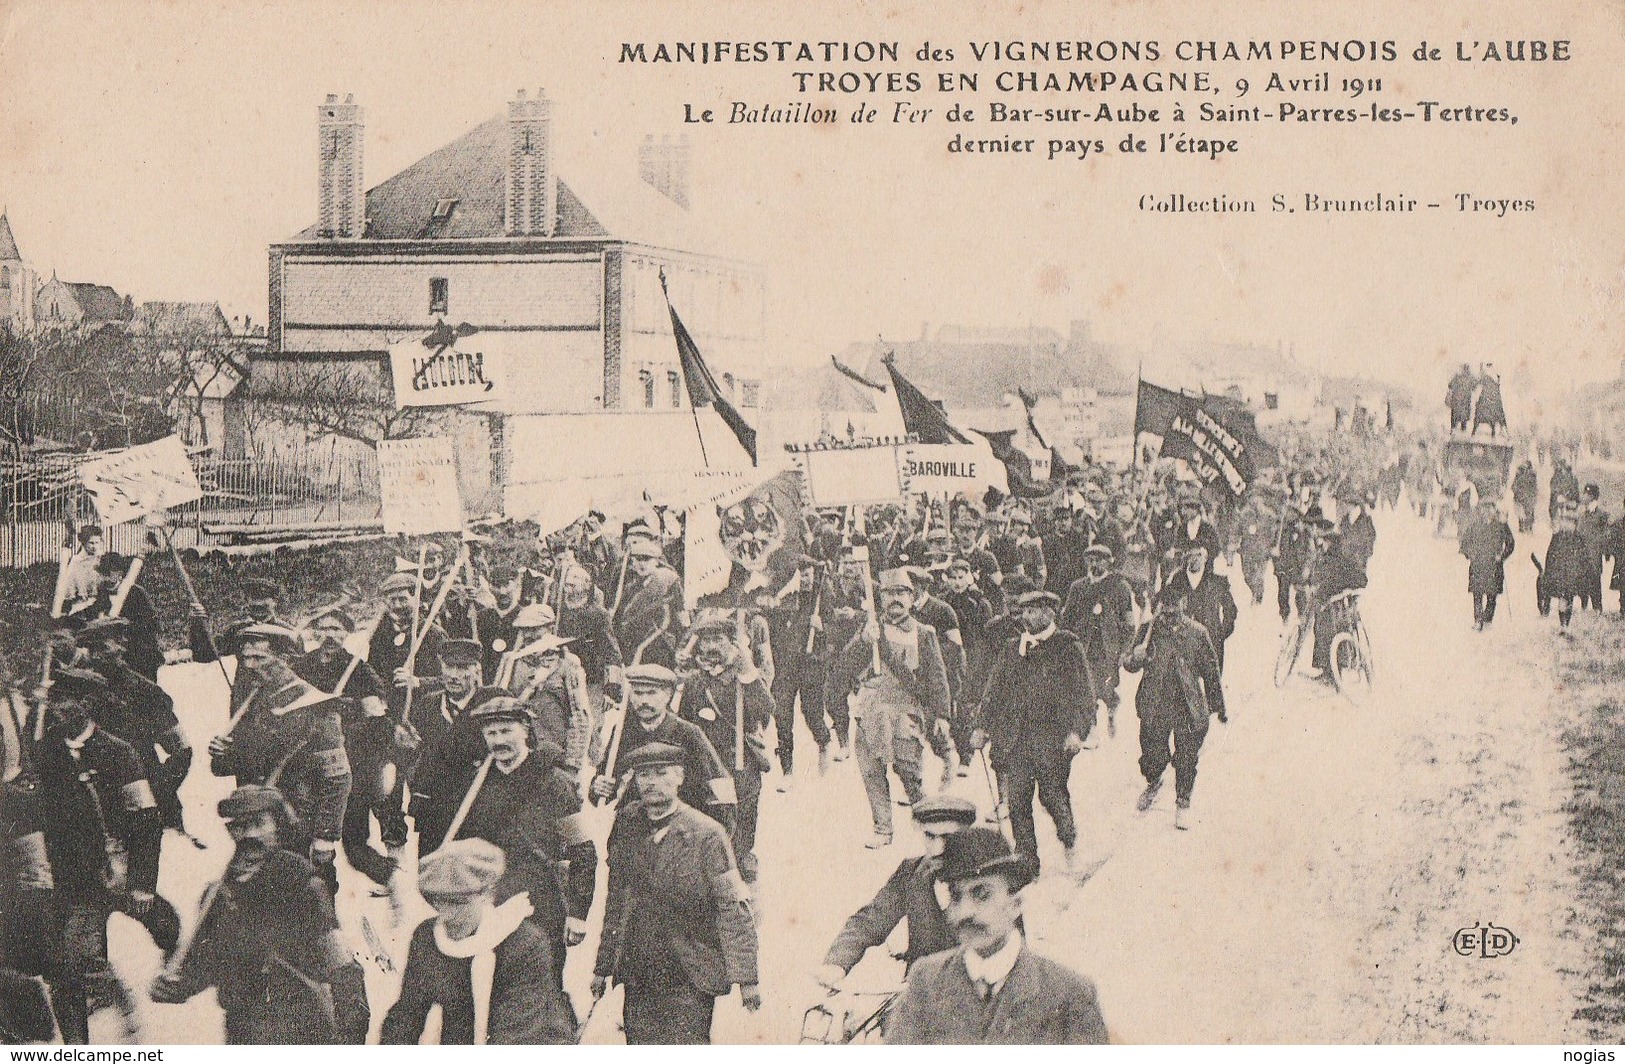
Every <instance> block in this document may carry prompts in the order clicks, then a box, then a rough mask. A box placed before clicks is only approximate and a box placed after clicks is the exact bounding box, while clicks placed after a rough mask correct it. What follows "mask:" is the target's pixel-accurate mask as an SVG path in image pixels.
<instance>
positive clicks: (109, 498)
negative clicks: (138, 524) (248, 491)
mask: <svg viewBox="0 0 1625 1064" xmlns="http://www.w3.org/2000/svg"><path fill="white" fill-rule="evenodd" d="M79 479H80V481H81V482H83V483H84V485H85V490H86V491H88V492H90V494H91V496H92V498H94V499H95V500H96V512H97V513H98V514H99V515H101V519H102V524H104V525H120V524H123V523H124V522H126V521H135V520H137V519H139V518H142V517H146V516H147V515H148V514H152V513H158V512H159V511H161V510H164V509H167V508H168V507H171V506H180V505H183V504H185V503H189V502H196V501H197V500H198V499H201V498H203V488H202V486H201V485H200V484H198V480H197V473H196V472H195V471H193V469H192V461H191V459H189V458H188V457H186V445H185V444H184V443H182V442H181V438H180V437H179V436H165V437H164V438H163V439H161V440H157V441H155V442H153V443H143V444H141V445H140V446H138V447H130V448H127V449H125V450H122V451H119V452H118V453H117V454H112V455H108V456H107V457H106V458H98V459H96V460H95V461H92V462H86V463H85V464H84V465H82V466H80V467H79Z"/></svg>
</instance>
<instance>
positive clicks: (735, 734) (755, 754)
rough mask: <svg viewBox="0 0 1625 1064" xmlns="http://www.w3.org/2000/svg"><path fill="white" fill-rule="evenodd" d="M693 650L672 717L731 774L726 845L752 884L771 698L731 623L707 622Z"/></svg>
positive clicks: (694, 635)
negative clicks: (732, 805) (732, 804)
mask: <svg viewBox="0 0 1625 1064" xmlns="http://www.w3.org/2000/svg"><path fill="white" fill-rule="evenodd" d="M689 639H690V640H692V642H693V645H694V652H693V655H692V658H691V662H690V664H691V667H690V669H689V671H688V672H686V673H685V674H684V680H683V693H682V695H681V699H680V701H679V703H678V706H677V715H678V716H679V717H680V718H682V719H683V720H686V721H688V722H689V723H691V724H693V725H695V726H696V727H698V728H699V729H700V731H702V732H704V733H705V737H706V739H707V740H709V741H710V743H711V747H712V749H714V750H716V751H717V753H718V754H719V755H721V756H722V758H723V764H724V765H727V766H728V767H729V768H730V770H731V771H732V773H733V783H734V795H735V797H736V798H737V800H738V806H737V809H736V812H735V816H734V823H733V830H732V831H731V832H730V840H731V841H732V842H733V848H734V855H735V857H737V858H738V860H739V871H740V873H741V874H742V875H743V876H744V877H745V882H747V883H754V882H755V881H756V818H757V811H758V808H759V806H760V802H761V798H762V775H763V774H764V773H766V772H767V770H768V769H769V768H770V767H771V765H770V763H769V761H768V759H767V747H766V742H765V740H764V738H763V734H764V733H765V732H766V730H767V724H768V721H770V720H772V719H773V713H774V708H775V707H774V703H773V694H772V692H771V691H770V690H769V689H768V684H767V680H766V678H765V677H763V676H762V674H761V673H760V672H759V671H758V670H757V668H756V664H755V661H754V659H753V658H752V655H751V651H750V648H749V647H748V646H746V645H744V644H743V643H742V642H741V639H742V637H741V635H740V633H739V630H738V628H737V626H736V624H735V622H734V621H732V620H730V619H729V618H727V617H720V616H719V617H709V618H705V619H702V620H700V621H698V622H697V623H696V624H695V625H694V627H693V628H692V629H691V630H690V632H689Z"/></svg>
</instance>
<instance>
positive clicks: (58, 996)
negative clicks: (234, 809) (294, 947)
mask: <svg viewBox="0 0 1625 1064" xmlns="http://www.w3.org/2000/svg"><path fill="white" fill-rule="evenodd" d="M108 697H109V691H108V687H107V682H106V681H105V680H103V679H102V678H101V677H100V676H98V675H96V674H95V673H93V672H87V671H84V670H81V669H64V670H62V672H61V673H59V674H58V675H57V677H56V680H55V682H54V685H53V687H52V689H51V705H50V717H49V718H48V719H49V722H50V723H49V726H48V727H47V729H46V732H45V741H44V742H43V743H42V744H40V746H39V747H38V748H37V749H36V750H35V752H34V756H35V763H36V765H37V768H38V772H39V788H40V791H39V801H40V809H41V813H42V816H41V819H42V821H43V825H44V828H45V832H44V835H45V838H44V841H45V850H46V853H47V855H48V856H49V858H50V867H51V872H52V875H53V877H54V879H55V887H56V907H57V910H58V913H59V916H60V919H61V921H62V924H61V940H60V945H59V951H60V952H59V956H58V958H57V959H58V961H59V968H58V971H57V972H56V973H55V975H54V976H53V977H52V979H51V991H52V1000H53V1002H54V1004H55V1007H56V1011H57V1016H58V1018H59V1019H60V1021H61V1026H62V1035H63V1040H64V1041H66V1042H68V1043H69V1044H83V1043H84V1042H86V1041H88V1039H89V1037H90V1027H89V1023H90V1016H91V1014H92V1013H93V1012H95V1011H97V1010H98V1009H99V1008H101V1007H105V1006H106V1005H108V1004H113V1005H116V1006H117V1007H118V1009H119V1011H120V1012H121V1013H122V1014H123V1016H124V1019H125V1025H126V1029H127V1030H128V1031H130V1032H131V1033H132V1034H133V1033H135V1011H134V1002H133V999H132V997H131V995H130V991H129V988H128V987H126V986H125V985H124V983H123V981H122V980H120V979H119V977H118V974H117V973H116V972H115V971H114V970H113V968H112V966H111V965H110V964H109V962H108V957H107V921H108V918H109V917H110V916H112V914H113V913H115V912H124V913H128V914H129V915H130V916H132V917H134V918H135V919H136V920H139V921H140V922H141V923H142V924H143V925H144V926H145V927H146V928H147V930H148V932H149V933H150V934H151V935H152V937H153V941H154V942H156V943H157V944H158V946H159V947H160V948H161V949H163V950H164V951H165V953H168V952H170V951H172V950H173V949H174V948H175V944H176V942H177V940H178V939H179V937H180V917H179V916H178V915H176V913H175V910H174V908H173V907H172V906H171V905H170V904H169V903H168V902H167V901H165V900H164V899H163V898H162V897H161V896H160V895H159V894H158V854H159V847H160V845H161V843H162V839H163V832H164V828H163V823H162V821H161V820H160V819H159V816H158V806H157V803H156V802H155V801H154V800H153V795H152V785H151V783H150V782H149V781H148V780H147V777H146V775H145V774H144V772H143V771H142V767H141V759H140V758H139V757H138V756H137V755H136V753H135V751H134V750H132V749H130V746H129V744H128V743H125V742H124V741H123V740H121V739H118V738H115V737H114V736H112V735H109V734H108V733H107V732H105V731H103V730H102V729H101V728H99V727H98V726H97V724H96V721H95V719H94V716H93V710H95V709H97V708H99V707H100V706H101V705H102V704H103V703H105V701H106V700H107V698H108ZM3 711H5V712H10V707H9V706H6V707H3Z"/></svg>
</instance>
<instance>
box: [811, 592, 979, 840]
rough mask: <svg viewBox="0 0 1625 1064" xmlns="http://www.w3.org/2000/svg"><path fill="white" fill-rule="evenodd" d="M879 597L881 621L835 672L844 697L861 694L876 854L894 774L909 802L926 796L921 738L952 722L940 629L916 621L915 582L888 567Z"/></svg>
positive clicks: (859, 638) (862, 758)
mask: <svg viewBox="0 0 1625 1064" xmlns="http://www.w3.org/2000/svg"><path fill="white" fill-rule="evenodd" d="M878 594H879V598H880V610H881V616H880V617H879V618H878V619H874V620H870V621H869V622H868V624H867V625H866V626H865V627H864V629H863V630H862V631H860V632H859V633H858V634H857V635H856V636H854V637H853V639H852V641H851V642H850V643H848V644H847V645H846V648H845V649H844V650H843V651H842V652H841V657H840V660H839V662H838V663H837V665H836V669H835V673H836V685H837V686H836V689H837V690H838V691H839V692H841V694H842V695H843V696H844V695H846V694H847V693H850V692H853V691H856V695H855V696H854V697H853V699H852V718H853V720H855V721H856V722H857V726H858V727H857V742H856V743H855V744H854V747H855V750H856V753H857V759H858V772H859V775H861V776H862V778H863V789H864V792H865V793H866V794H867V795H868V798H869V813H870V817H871V819H872V820H873V822H874V835H873V836H872V837H871V838H870V840H869V842H868V843H867V844H866V845H867V846H868V847H869V848H870V849H878V848H879V847H881V846H889V845H890V844H891V841H892V808H891V807H892V797H891V780H890V776H889V775H888V770H894V771H895V772H896V773H897V776H898V778H899V779H900V780H901V781H902V783H903V792H904V794H905V795H906V796H907V798H908V800H909V802H910V803H913V802H918V801H920V800H921V799H922V798H924V797H925V787H924V784H923V782H922V780H921V775H920V773H921V762H922V761H923V749H922V742H921V740H922V737H923V736H924V735H925V733H926V732H927V731H933V732H942V733H944V734H946V733H947V731H948V728H949V719H950V718H951V717H952V702H951V701H950V699H949V696H948V672H947V669H946V668H944V666H943V663H942V649H941V647H940V646H939V645H938V642H937V633H936V631H935V630H934V629H932V628H931V626H930V625H927V624H924V623H922V622H920V621H918V620H916V619H915V617H914V612H913V611H914V584H913V582H912V581H911V580H910V579H909V576H908V574H907V573H905V572H903V571H902V570H900V569H888V570H886V571H885V572H883V573H881V574H880V582H879V588H878ZM877 659H878V661H879V664H880V667H879V669H878V670H877V669H876V668H875V662H876V660H877Z"/></svg>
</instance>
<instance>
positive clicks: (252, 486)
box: [0, 450, 379, 569]
mask: <svg viewBox="0 0 1625 1064" xmlns="http://www.w3.org/2000/svg"><path fill="white" fill-rule="evenodd" d="M96 457H98V455H96V454H94V453H88V454H87V453H81V454H69V453H49V454H38V453H27V452H25V453H24V454H23V455H21V456H16V455H12V456H7V457H4V458H0V568H8V569H20V568H24V567H26V566H29V565H33V564H35V563H38V562H45V561H54V560H55V559H56V558H57V554H58V551H60V550H61V548H62V546H63V545H64V543H66V542H67V541H68V539H69V537H70V536H71V534H72V529H73V528H74V527H77V526H80V525H84V524H91V523H97V518H96V510H95V506H94V503H93V501H92V500H91V499H90V497H89V496H88V495H87V494H86V493H85V491H84V490H83V488H82V487H81V486H80V483H79V479H78V469H79V466H80V465H82V464H84V463H85V462H86V461H89V460H91V459H93V458H96ZM192 466H193V468H194V469H195V470H196V471H197V476H198V483H199V484H200V485H201V486H202V488H203V498H202V499H201V500H199V501H198V502H195V503H190V504H188V505H186V506H178V507H175V508H173V509H172V510H171V511H170V514H169V523H170V526H171V529H172V534H173V536H174V539H175V543H176V545H177V546H211V545H216V544H221V543H228V542H235V541H237V540H240V539H241V538H243V537H244V536H245V535H249V534H252V533H254V532H256V531H260V530H265V531H269V530H281V529H287V530H297V529H299V528H300V527H301V526H304V525H314V524H326V525H332V524H342V523H346V522H358V521H369V520H373V519H376V518H377V517H378V515H379V502H378V459H377V455H376V453H375V452H372V451H357V452H353V453H348V454H341V453H337V452H334V453H329V454H321V453H312V454H300V455H287V454H279V455H274V456H269V457H264V458H220V457H219V456H218V455H216V454H215V453H214V452H212V451H208V450H202V451H198V452H197V453H194V454H193V455H192ZM145 535H146V529H145V527H144V526H143V524H142V523H141V522H131V523H128V524H124V525H120V526H116V527H114V528H110V529H107V530H105V537H106V548H107V549H108V550H111V551H117V552H119V553H125V554H128V553H134V552H135V551H136V550H138V549H139V548H140V546H141V544H142V541H143V538H144V537H145Z"/></svg>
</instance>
